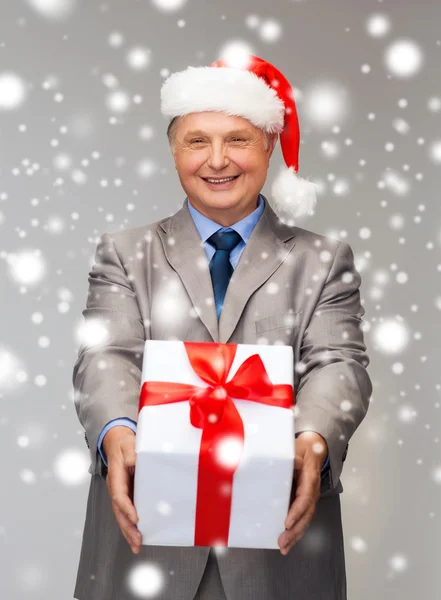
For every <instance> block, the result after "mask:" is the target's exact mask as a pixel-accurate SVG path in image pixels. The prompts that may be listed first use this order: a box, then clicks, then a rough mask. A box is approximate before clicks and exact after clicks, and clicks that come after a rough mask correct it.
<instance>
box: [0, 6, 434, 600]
mask: <svg viewBox="0 0 441 600" xmlns="http://www.w3.org/2000/svg"><path fill="white" fill-rule="evenodd" d="M17 4H19V5H20V6H17V7H14V10H12V9H11V10H5V15H4V16H3V17H2V23H1V25H2V26H3V27H2V28H0V51H1V68H0V142H1V145H2V149H3V152H2V163H1V167H0V168H1V173H0V175H1V178H0V232H1V234H2V235H1V240H2V242H1V245H0V263H1V273H2V275H3V279H2V285H1V295H2V300H3V308H4V310H3V319H2V336H1V339H0V400H1V406H2V409H1V411H0V426H1V439H2V440H5V441H4V446H3V453H4V456H5V457H6V460H5V461H4V471H5V479H6V480H7V481H8V489H9V490H10V493H9V494H8V495H7V496H6V498H5V501H4V502H5V509H4V511H3V519H0V538H1V540H2V542H3V541H4V542H6V544H7V548H8V553H9V554H10V557H11V563H10V564H12V561H14V568H13V569H9V570H10V571H11V577H10V578H9V577H8V569H7V568H6V569H5V577H4V581H2V584H4V585H5V588H7V592H9V593H6V595H7V596H8V597H11V598H12V597H45V598H48V599H50V598H52V597H54V598H55V597H57V598H58V597H59V598H61V597H70V596H71V595H72V594H71V591H72V590H71V589H70V588H69V589H67V588H66V581H72V577H73V576H74V574H75V571H76V568H77V563H76V561H77V558H78V556H79V545H78V544H79V542H80V541H81V536H82V526H83V522H84V510H85V508H86V499H87V491H88V486H89V482H90V473H89V472H88V468H89V465H90V454H89V450H88V448H87V447H86V445H85V443H84V430H83V428H82V426H81V425H80V423H79V422H78V419H77V416H76V414H75V408H74V405H75V403H76V402H77V401H78V397H74V394H73V390H72V381H71V375H72V368H73V364H74V362H75V360H76V356H77V351H78V349H79V348H80V347H81V348H82V349H83V350H85V351H88V352H90V353H94V352H96V351H97V350H99V349H100V348H101V347H105V345H106V343H109V339H110V340H112V322H109V321H108V320H107V319H106V315H102V314H98V313H97V314H96V316H95V315H93V311H92V313H91V315H89V318H88V319H87V320H85V319H84V318H83V317H82V316H81V312H82V311H83V310H84V309H85V307H86V302H87V301H92V300H93V301H94V302H98V301H99V298H94V299H89V298H88V297H87V292H88V274H89V272H90V271H91V270H92V269H93V267H94V264H95V251H96V245H97V242H98V239H99V236H100V235H101V234H102V233H103V232H110V231H120V230H122V229H125V228H131V227H140V226H142V225H144V224H147V223H148V222H153V221H156V220H158V219H162V218H164V217H166V216H169V215H171V214H173V213H174V212H176V210H178V209H179V208H181V206H182V202H183V200H184V198H185V194H184V193H183V190H182V188H181V187H180V185H179V180H178V178H177V173H176V171H175V168H174V167H175V166H174V163H173V160H172V157H171V155H170V153H169V149H168V145H167V139H166V125H167V123H166V121H164V120H163V119H162V118H161V117H160V112H159V103H160V98H159V89H160V85H161V84H162V82H163V81H164V79H166V78H167V77H168V76H169V75H170V73H172V72H174V71H176V70H180V69H182V68H184V67H185V65H187V64H188V65H190V64H192V65H195V66H196V65H205V64H210V63H211V62H212V61H214V60H216V59H218V58H221V57H223V58H226V60H227V62H228V63H229V64H230V65H232V66H237V67H244V66H246V64H247V61H248V55H249V54H250V53H251V54H257V55H259V56H262V57H264V58H266V59H268V60H270V61H271V62H273V63H274V65H275V66H277V67H278V68H280V70H281V71H282V72H283V73H284V74H285V75H286V76H287V77H288V79H289V80H290V82H291V84H292V87H293V91H294V98H295V100H296V104H297V109H298V113H299V116H300V131H301V134H300V137H301V140H300V152H299V172H300V174H302V173H303V174H304V176H306V177H310V178H311V180H312V181H313V182H314V183H315V184H316V186H317V194H318V204H317V211H316V213H315V215H314V217H313V218H312V219H311V220H310V221H308V223H307V224H305V226H304V227H305V228H306V229H311V230H313V231H315V232H317V233H320V234H323V235H325V236H328V237H329V238H332V239H333V240H337V241H341V242H346V243H349V244H350V246H351V248H352V249H353V252H354V261H355V268H356V271H357V273H358V274H360V275H361V277H362V286H361V289H360V298H361V300H362V303H363V306H364V308H365V310H366V312H365V314H364V315H363V316H362V317H359V316H357V317H354V319H355V318H356V319H357V322H358V323H359V326H360V328H361V329H362V330H363V332H364V337H365V341H366V344H367V347H368V354H369V357H370V361H371V362H370V366H369V372H370V374H371V376H372V379H373V384H374V391H373V395H372V397H371V399H370V405H371V406H370V408H369V412H368V414H367V416H366V419H365V421H364V422H363V423H362V425H361V426H360V429H359V431H357V433H356V435H355V436H354V438H353V440H351V441H350V444H349V451H348V455H347V459H346V462H345V467H344V470H343V474H342V483H343V487H344V494H343V496H342V505H343V504H344V513H345V517H346V518H345V519H344V525H345V543H346V545H345V548H346V563H347V569H348V572H349V573H350V574H351V575H350V578H348V580H349V582H350V585H351V586H352V590H351V594H350V595H351V596H353V597H354V598H360V600H361V598H363V594H366V597H370V596H372V593H375V595H376V597H378V600H386V598H392V597H393V598H395V597H397V598H398V597H399V598H402V599H403V600H411V599H413V597H414V590H415V589H416V583H415V582H417V581H418V582H421V586H420V585H419V584H418V589H419V593H420V594H421V596H424V598H425V600H435V598H438V597H439V591H440V589H441V583H440V580H439V569H438V568H437V562H436V561H437V559H438V557H439V553H440V547H439V539H441V535H440V534H441V530H440V516H441V512H440V511H439V508H438V507H439V505H440V493H441V456H440V440H441V434H440V410H441V401H440V394H441V380H440V369H439V362H440V360H439V356H440V353H439V345H440V342H439V339H440V328H439V322H440V316H441V287H440V278H441V258H440V247H441V222H440V211H439V199H438V198H439V193H438V187H439V180H440V177H439V173H440V168H441V135H440V131H441V125H440V116H441V94H440V90H439V86H437V83H436V82H437V74H438V71H439V55H440V52H441V36H440V34H439V32H438V31H437V30H436V27H435V26H432V23H433V24H436V23H439V20H440V18H441V13H440V10H439V7H437V6H436V3H433V2H432V3H431V2H429V0H426V1H425V2H423V5H421V9H418V10H419V11H420V12H419V13H418V12H417V10H416V9H415V11H414V12H412V10H411V7H410V5H409V7H408V8H407V9H406V10H405V11H404V10H403V11H402V10H401V7H400V6H399V3H396V6H393V4H394V3H386V2H378V3H377V4H376V6H374V4H372V6H371V8H369V7H367V8H366V9H365V10H363V11H361V9H360V8H358V9H357V8H356V7H354V6H355V5H354V6H352V5H351V7H349V4H348V6H347V8H346V9H345V10H341V7H340V8H338V9H337V5H336V3H335V4H334V3H333V2H332V1H331V2H327V3H321V4H320V11H321V13H320V15H319V16H318V14H317V7H318V4H317V2H313V1H312V0H289V1H287V2H285V3H280V6H277V7H276V6H275V5H274V6H272V5H271V4H262V3H260V4H259V3H252V2H245V3H244V5H243V7H242V6H241V9H242V10H241V11H240V12H238V13H237V14H236V13H235V12H234V11H233V8H232V6H230V7H228V6H221V5H219V6H216V5H215V3H214V4H213V6H211V5H210V8H209V9H207V8H202V4H200V5H198V6H196V3H195V2H193V1H192V0H145V1H143V2H135V3H131V10H132V14H131V15H130V16H128V15H127V13H126V12H124V11H123V8H121V7H120V6H118V3H115V2H111V1H107V2H100V3H93V2H89V3H88V2H86V3H82V2H78V1H77V0H25V2H23V3H17ZM282 4H283V6H282ZM424 4H425V6H424ZM11 6H12V4H11ZM207 6H208V5H207ZM429 10H430V15H429ZM196 11H197V12H198V14H197V15H196ZM200 11H203V13H201V12H200ZM425 11H427V15H425ZM417 14H419V15H420V17H421V16H422V15H425V17H424V18H425V19H426V20H425V21H423V20H420V21H418V19H417V18H416V17H415V15H417ZM431 17H432V18H431ZM319 18H320V23H319V22H318V19H319ZM324 25H325V26H324ZM201 27H203V28H204V31H201ZM281 160H282V156H281V152H280V147H276V150H275V152H274V154H273V157H272V159H271V168H270V172H269V176H268V182H269V181H270V180H271V179H272V176H271V171H272V170H273V169H275V167H276V166H277V165H278V164H279V163H280V162H281ZM268 182H267V183H266V184H265V185H266V188H264V193H265V192H267V194H266V195H267V196H268V197H269V192H270V189H269V186H268ZM178 235H179V232H176V234H175V236H174V237H169V239H168V243H169V244H170V245H171V246H173V245H175V244H177V243H179V237H178ZM155 239H156V238H155V236H154V235H152V234H151V233H150V232H149V234H147V235H146V236H145V244H144V245H140V247H139V248H137V251H136V252H134V253H133V256H132V257H131V260H133V261H143V260H145V258H146V256H147V255H148V256H150V254H149V251H148V247H149V246H150V244H151V243H152V242H153V243H154V242H155ZM299 246H300V244H299ZM299 246H297V248H299ZM313 251H314V252H316V255H317V257H318V263H319V265H318V266H320V268H322V269H325V270H326V272H328V270H329V269H332V268H333V258H334V254H335V251H334V249H332V250H330V249H329V247H328V246H327V247H326V248H324V247H320V246H317V247H314V248H313ZM258 258H259V260H260V261H261V262H262V263H264V262H265V261H267V260H269V259H270V258H271V257H270V256H269V254H268V252H265V251H263V252H261V254H260V256H259V257H258ZM286 260H287V262H288V263H295V262H296V261H298V262H299V264H300V265H301V264H302V255H301V253H300V254H297V253H296V248H295V247H294V250H293V253H292V255H291V256H289V257H287V258H286ZM153 262H154V261H153ZM129 266H130V265H125V268H128V267H129ZM151 266H152V269H157V265H156V264H153V265H151ZM206 268H207V264H206V261H205V260H203V259H200V260H199V261H197V262H196V263H195V264H194V270H195V272H196V273H197V274H198V276H201V277H202V276H203V275H204V273H205V274H206ZM356 276H357V274H356V273H354V272H353V271H346V272H344V273H341V274H340V277H341V281H342V283H346V284H349V283H351V282H353V280H354V277H356ZM316 280H317V274H316V273H311V274H309V277H308V274H306V279H301V278H300V277H299V278H296V279H293V281H291V282H289V288H285V287H284V286H283V285H280V284H279V283H275V282H274V281H271V280H269V281H266V282H265V284H264V287H263V288H262V289H263V291H264V293H267V294H268V295H269V296H270V297H271V302H272V303H273V305H274V313H275V314H277V301H278V298H281V297H282V295H285V294H287V293H290V291H291V290H293V293H301V294H302V295H303V296H304V299H305V307H307V306H309V303H310V301H311V297H312V298H313V297H315V292H316V285H315V283H316ZM114 292H115V289H113V290H109V289H108V290H107V292H104V290H103V293H114ZM155 300H156V304H155V305H156V307H157V309H156V312H155V314H154V322H155V324H156V326H157V327H158V328H159V329H160V330H162V331H166V332H169V334H170V335H169V337H170V339H173V333H174V331H176V329H177V328H178V327H179V325H180V324H182V323H185V324H187V325H188V324H189V322H190V320H191V321H194V320H197V319H199V317H200V315H201V313H202V312H203V311H204V310H206V309H207V308H212V305H213V298H212V297H211V296H210V297H202V296H201V297H200V298H198V302H197V304H196V305H193V304H192V303H191V302H190V300H189V298H188V295H187V294H186V292H185V290H183V288H182V281H181V279H180V278H179V277H178V276H177V275H176V277H175V278H173V277H171V276H170V277H169V278H168V279H164V280H163V282H162V286H161V287H160V288H158V291H157V295H156V298H155ZM118 302H121V303H122V299H121V298H119V299H116V298H115V306H117V305H118ZM324 308H325V309H326V303H325V305H324ZM304 310H307V308H305V309H304ZM298 317H299V314H296V315H291V314H284V315H283V323H282V320H280V321H279V323H280V326H279V327H278V328H277V330H276V329H273V330H270V331H264V332H262V334H259V335H257V334H256V343H261V344H269V343H270V344H275V345H277V344H282V343H283V340H284V339H285V338H284V337H283V336H284V334H283V332H285V331H287V330H289V331H290V330H291V329H292V328H293V327H295V326H296V323H297V319H298ZM257 318H258V316H256V319H257ZM150 324H151V323H150V321H149V320H148V319H145V322H144V326H145V327H148V326H149V325H150ZM323 327H327V322H326V321H324V322H323ZM282 338H283V339H282ZM342 339H345V340H346V339H347V338H345V332H344V333H343V334H342V336H341V338H339V339H333V340H332V343H333V344H339V343H340V342H341V340H342ZM305 344H306V346H307V345H308V341H307V340H306V342H305ZM317 360H319V361H321V362H322V363H323V364H326V363H327V361H328V360H329V352H328V351H327V350H326V349H324V351H323V352H322V353H321V355H320V356H319V357H318V359H317ZM95 364H96V369H97V370H99V371H100V373H101V376H102V377H103V378H104V377H108V376H110V375H111V373H112V368H113V363H112V360H110V358H109V357H108V356H102V357H101V358H100V359H98V360H97V361H96V363H95ZM305 368H306V367H305V363H304V362H302V361H300V360H298V361H297V362H296V365H295V371H296V373H297V374H298V375H299V376H300V377H301V376H302V374H303V373H304V371H305ZM125 385H127V382H126V381H124V380H120V378H118V380H117V381H116V383H115V386H121V387H124V386H125ZM352 385H355V386H356V385H357V382H356V379H354V381H353V383H352ZM338 409H339V410H340V411H341V413H342V414H344V416H345V418H348V419H350V418H351V417H352V415H353V413H354V411H355V410H357V409H356V406H355V405H354V403H353V401H352V399H351V398H350V397H345V395H343V394H342V397H341V398H340V399H339V402H338ZM294 415H295V416H298V412H297V413H296V410H294ZM258 430H259V425H258V424H255V425H254V426H252V427H251V429H250V433H257V432H258ZM162 450H163V452H164V453H165V454H169V453H173V452H174V451H175V441H174V440H164V441H163V445H162ZM217 450H218V454H217V458H218V459H219V462H220V463H221V464H223V465H229V464H233V463H234V462H235V461H236V460H237V457H238V452H239V445H238V444H237V440H234V439H232V440H231V439H230V440H225V443H224V445H222V446H221V447H220V448H218V449H217ZM316 450H317V451H319V448H317V449H316ZM27 508H29V510H30V512H29V514H25V512H24V511H26V510H27ZM156 510H157V513H158V516H159V517H161V518H165V519H166V518H167V517H168V516H170V515H171V514H173V511H174V510H175V506H174V505H173V504H172V503H171V502H170V499H167V498H163V499H162V500H161V501H160V502H158V504H157V506H156ZM34 515H36V516H34ZM40 515H46V516H45V517H43V518H41V517H40ZM47 515H49V517H47ZM37 517H38V518H37ZM32 539H34V540H39V543H38V545H37V546H38V548H37V546H35V544H29V543H27V542H28V540H32ZM60 540H62V547H63V549H64V550H63V552H57V550H56V549H57V548H59V547H60V543H61V542H60ZM410 540H411V543H410ZM326 541H327V540H326V537H325V536H324V535H323V532H321V531H312V532H311V535H310V537H309V538H308V539H307V542H306V544H307V546H306V547H307V548H308V551H309V552H319V551H320V549H321V548H323V546H324V544H325V543H326ZM421 549H422V550H421ZM215 550H216V554H217V555H218V556H219V557H221V558H222V557H225V556H226V555H227V553H228V550H227V549H226V548H223V547H221V545H219V546H216V548H215ZM66 551H68V555H67V554H66ZM146 556H147V555H146ZM372 573H375V578H372V577H371V574H372ZM354 574H355V576H354ZM174 576H175V572H174V571H171V572H169V571H166V570H165V569H163V568H162V566H161V565H160V564H159V563H155V562H153V561H150V560H149V559H145V558H143V559H142V560H139V559H137V560H136V561H133V562H131V563H130V564H129V565H128V566H127V568H126V569H125V571H124V573H123V577H125V579H124V580H123V582H122V583H121V586H122V591H121V595H123V593H124V591H125V592H126V594H130V595H133V597H137V598H157V597H159V595H160V594H161V593H162V592H164V588H165V586H166V585H167V583H168V582H169V581H170V580H171V579H172V578H173V577H174ZM94 577H95V575H94V574H91V580H92V581H93V578H94ZM426 583H427V585H426ZM68 585H70V584H68ZM412 585H413V587H412ZM435 587H436V588H437V589H436V591H435ZM15 588H17V590H18V591H15ZM431 590H432V592H433V595H432V596H430V591H431ZM69 594H70V596H69ZM406 594H407V595H406ZM5 597H6V596H5Z"/></svg>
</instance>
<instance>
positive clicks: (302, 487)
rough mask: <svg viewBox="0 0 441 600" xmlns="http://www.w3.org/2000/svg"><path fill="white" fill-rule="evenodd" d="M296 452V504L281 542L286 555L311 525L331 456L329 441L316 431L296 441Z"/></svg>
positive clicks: (287, 520) (280, 544) (280, 537)
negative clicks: (322, 471) (324, 470)
mask: <svg viewBox="0 0 441 600" xmlns="http://www.w3.org/2000/svg"><path fill="white" fill-rule="evenodd" d="M295 448H296V456H295V462H294V475H296V473H297V478H296V483H295V485H296V492H295V500H294V502H293V503H292V505H291V508H290V509H289V512H288V516H287V517H286V520H285V527H286V529H285V531H284V532H283V533H282V534H281V535H280V536H279V539H278V544H279V547H280V551H281V553H282V554H283V555H286V554H288V552H289V551H290V550H291V548H292V547H293V546H294V544H295V543H296V542H297V541H298V540H300V539H301V538H302V537H303V535H304V533H305V531H306V530H307V529H308V527H309V525H310V522H311V519H312V516H313V514H314V512H315V505H316V503H317V500H318V499H319V497H320V471H321V468H322V466H323V464H324V462H325V460H326V457H327V455H328V449H327V445H326V441H325V439H324V438H323V437H322V436H321V435H320V434H318V433H315V432H313V431H304V432H303V433H301V434H300V435H299V437H298V438H297V439H296V441H295Z"/></svg>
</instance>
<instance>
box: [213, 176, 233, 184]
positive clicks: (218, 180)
mask: <svg viewBox="0 0 441 600" xmlns="http://www.w3.org/2000/svg"><path fill="white" fill-rule="evenodd" d="M233 179H234V177H229V178H228V179H208V178H207V181H209V182H210V183H225V182H226V181H233Z"/></svg>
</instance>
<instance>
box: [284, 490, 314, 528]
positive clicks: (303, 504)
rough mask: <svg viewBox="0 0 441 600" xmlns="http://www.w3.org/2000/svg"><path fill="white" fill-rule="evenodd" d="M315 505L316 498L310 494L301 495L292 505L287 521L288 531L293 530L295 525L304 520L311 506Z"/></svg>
mask: <svg viewBox="0 0 441 600" xmlns="http://www.w3.org/2000/svg"><path fill="white" fill-rule="evenodd" d="M313 503H314V497H313V496H312V495H308V494H299V495H297V496H296V499H295V500H294V502H293V503H292V505H291V508H290V509H289V511H288V514H287V516H286V519H285V527H286V529H291V528H292V527H293V525H294V524H295V523H296V522H297V521H298V520H300V519H301V518H302V516H303V515H304V514H305V513H306V511H307V510H308V508H309V507H310V506H311V504H313Z"/></svg>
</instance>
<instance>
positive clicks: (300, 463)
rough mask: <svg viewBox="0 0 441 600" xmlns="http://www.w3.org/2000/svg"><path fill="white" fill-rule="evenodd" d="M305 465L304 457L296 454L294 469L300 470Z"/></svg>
mask: <svg viewBox="0 0 441 600" xmlns="http://www.w3.org/2000/svg"><path fill="white" fill-rule="evenodd" d="M302 467H303V458H302V457H301V456H298V455H296V456H295V457H294V471H300V469H301V468H302Z"/></svg>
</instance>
